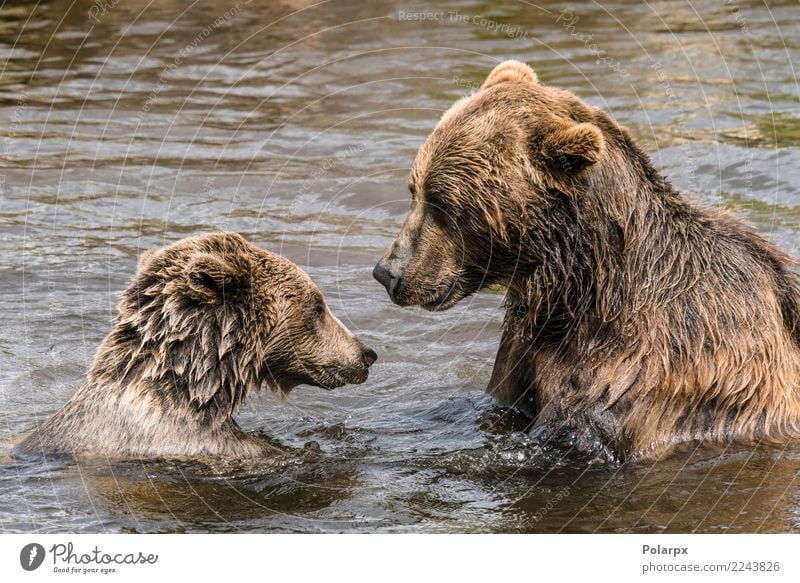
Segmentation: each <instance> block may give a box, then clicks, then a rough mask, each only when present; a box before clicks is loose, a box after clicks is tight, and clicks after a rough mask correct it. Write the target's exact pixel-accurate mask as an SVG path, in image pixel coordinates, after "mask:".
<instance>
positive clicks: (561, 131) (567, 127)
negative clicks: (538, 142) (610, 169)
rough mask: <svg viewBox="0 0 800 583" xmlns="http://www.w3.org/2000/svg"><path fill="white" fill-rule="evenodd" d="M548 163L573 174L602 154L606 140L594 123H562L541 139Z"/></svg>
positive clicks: (592, 162) (598, 158)
mask: <svg viewBox="0 0 800 583" xmlns="http://www.w3.org/2000/svg"><path fill="white" fill-rule="evenodd" d="M542 147H543V149H544V155H545V157H546V158H547V160H548V163H549V164H550V166H551V167H553V168H554V169H557V170H559V171H561V172H564V173H566V174H575V173H577V172H580V171H581V170H583V169H584V168H585V167H586V166H589V165H591V164H594V163H595V162H597V161H598V160H600V158H601V157H602V156H603V152H604V151H605V147H606V142H605V139H604V138H603V134H602V132H601V131H600V128H598V127H597V126H596V125H593V124H590V123H578V124H575V123H564V124H563V125H561V126H560V127H557V128H556V129H555V130H554V131H552V132H551V133H550V134H549V135H548V136H546V137H545V138H544V140H543V144H542Z"/></svg>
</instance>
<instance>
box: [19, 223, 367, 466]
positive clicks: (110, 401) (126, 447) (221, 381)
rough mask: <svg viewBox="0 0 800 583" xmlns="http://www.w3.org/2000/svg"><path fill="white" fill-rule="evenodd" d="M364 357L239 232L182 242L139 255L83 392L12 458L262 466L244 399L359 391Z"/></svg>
mask: <svg viewBox="0 0 800 583" xmlns="http://www.w3.org/2000/svg"><path fill="white" fill-rule="evenodd" d="M315 306H316V309H315ZM364 350H365V349H364V347H363V345H362V344H361V343H360V342H359V341H358V340H357V339H356V338H355V337H354V336H353V335H352V334H350V333H349V331H347V329H346V328H344V326H343V325H342V324H341V323H340V322H339V321H338V320H336V318H335V317H334V316H333V315H332V314H330V312H329V311H328V309H327V307H326V306H325V305H324V301H323V298H322V296H321V294H320V293H319V290H317V288H316V286H314V284H313V283H312V281H311V280H310V279H309V278H308V276H307V275H306V274H305V273H303V272H302V270H300V269H299V268H298V267H297V266H295V265H294V264H292V263H291V262H289V261H288V260H286V259H284V258H282V257H280V256H278V255H275V254H273V253H269V252H267V251H264V250H262V249H259V248H258V247H255V246H254V245H251V244H250V243H249V242H247V241H246V240H245V239H244V238H243V237H241V236H240V235H238V234H236V233H215V234H209V235H202V236H198V237H193V238H189V239H184V240H182V241H179V242H177V243H175V244H173V245H171V246H169V247H167V248H165V249H159V250H155V251H149V252H147V253H146V254H145V255H144V257H143V258H142V260H141V262H140V266H139V270H138V273H137V274H136V276H135V277H134V278H133V280H132V282H131V285H130V286H129V288H128V289H127V290H126V291H125V293H124V294H123V297H122V300H121V302H120V305H119V316H118V319H117V322H116V324H115V326H114V328H113V330H112V331H111V332H110V333H109V334H108V336H106V338H105V339H104V340H103V342H102V343H101V344H100V347H99V348H98V350H97V354H96V356H95V359H94V362H93V363H92V367H91V370H90V371H89V374H88V377H87V380H86V382H85V384H84V385H83V386H82V387H81V388H80V389H79V390H78V391H77V392H76V393H75V394H74V395H73V397H72V398H71V399H70V400H69V401H68V402H67V403H66V404H65V405H64V407H63V408H61V409H60V410H59V411H58V412H57V413H56V414H55V415H53V416H52V417H51V418H49V419H48V420H47V421H45V422H44V423H43V424H42V425H41V426H39V427H38V428H37V429H36V430H34V432H33V433H32V434H31V435H29V436H28V437H27V438H26V439H25V440H24V441H23V442H22V443H21V444H20V445H19V446H18V447H17V449H16V451H17V453H45V454H48V453H63V454H74V455H78V456H98V455H102V456H110V457H154V456H158V457H182V456H217V457H224V458H240V459H241V458H259V459H263V458H264V457H265V456H269V455H270V454H272V453H273V451H274V450H273V447H272V446H270V444H269V443H267V442H266V441H265V440H263V439H260V438H258V437H255V436H253V435H250V434H248V433H246V432H245V431H243V430H242V429H241V428H240V427H239V425H238V424H237V423H236V421H235V420H234V419H233V414H234V413H235V412H236V410H237V409H238V407H239V405H240V404H241V403H242V402H243V400H244V399H245V398H246V396H247V394H248V393H249V392H251V391H253V390H257V389H259V388H260V387H261V386H262V385H265V384H266V385H267V386H269V387H270V388H272V389H274V390H278V391H282V392H284V393H287V392H288V391H289V390H291V389H292V388H293V387H294V386H295V385H297V384H300V383H307V384H314V385H318V386H323V387H326V388H333V387H335V386H339V385H341V384H344V383H345V382H363V381H364V380H365V379H366V377H367V368H368V366H369V363H367V362H365V361H364V357H363V352H364Z"/></svg>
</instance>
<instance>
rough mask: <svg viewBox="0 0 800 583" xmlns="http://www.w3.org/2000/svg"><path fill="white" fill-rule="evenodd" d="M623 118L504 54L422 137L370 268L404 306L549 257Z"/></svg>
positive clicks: (475, 286) (505, 279)
mask: <svg viewBox="0 0 800 583" xmlns="http://www.w3.org/2000/svg"><path fill="white" fill-rule="evenodd" d="M620 131H621V130H620V128H619V127H618V126H617V125H616V124H615V122H613V120H612V119H611V118H610V117H609V116H607V115H606V114H605V113H604V112H603V111H602V110H599V109H597V108H593V107H590V106H588V105H586V104H585V103H584V102H583V101H581V100H580V99H579V98H578V97H576V96H575V95H573V94H572V93H569V92H567V91H563V90H560V89H556V88H553V87H548V86H545V85H543V84H541V83H540V82H539V80H538V79H537V77H536V74H535V73H534V72H533V70H532V69H531V68H530V67H528V66H527V65H525V64H523V63H521V62H518V61H506V62H503V63H501V64H500V65H498V66H497V67H496V68H495V69H494V70H493V71H492V72H491V74H490V75H489V76H488V78H487V79H486V81H485V82H484V83H483V85H482V86H481V88H480V90H479V91H477V92H476V93H474V94H472V95H469V96H466V97H464V98H462V99H461V100H459V101H457V102H456V103H455V104H454V105H453V106H452V107H451V108H450V109H449V110H448V111H447V112H446V113H445V114H444V115H443V117H442V118H441V120H440V121H439V123H438V125H437V126H436V128H435V129H434V130H433V132H432V134H431V135H430V136H429V137H428V139H427V140H426V141H425V143H424V145H423V146H422V147H421V148H420V150H419V152H418V154H417V157H416V160H415V161H414V165H413V167H412V170H411V175H410V180H409V189H410V190H411V196H412V202H411V210H410V212H409V213H408V215H407V216H406V219H405V222H404V223H403V226H402V228H401V230H400V233H399V235H398V236H397V237H396V239H395V240H394V242H393V243H392V244H391V246H390V247H389V249H388V250H387V252H386V254H385V255H384V257H383V258H382V259H381V260H380V262H379V263H378V264H377V265H376V266H375V269H374V271H373V275H374V276H375V278H376V279H377V280H378V281H379V282H380V283H381V284H383V285H384V287H386V289H387V291H388V292H389V296H390V298H391V299H392V301H394V302H395V303H396V304H398V305H401V306H409V305H416V306H422V307H423V308H426V309H428V310H444V309H447V308H450V307H451V306H453V305H455V304H456V303H457V302H458V301H459V300H461V299H463V298H465V297H467V296H469V295H470V294H472V293H475V292H477V291H479V290H480V289H482V288H484V287H486V286H489V285H492V284H501V285H510V284H511V282H513V280H514V278H515V276H516V275H517V274H519V273H520V272H524V271H526V270H529V268H530V267H531V266H532V265H535V264H536V262H541V261H543V260H544V259H543V255H542V254H543V253H546V251H547V250H546V249H543V248H541V247H543V246H545V245H546V238H545V237H544V236H542V235H543V233H545V232H546V231H547V230H548V229H551V228H552V224H553V223H552V221H551V218H552V216H553V213H554V212H559V213H562V214H563V213H564V209H565V207H566V206H569V205H574V204H579V203H576V202H575V199H576V195H577V193H578V192H580V191H582V190H585V189H586V186H587V185H588V184H589V183H590V182H591V181H592V180H593V177H592V175H593V173H598V172H602V169H601V168H602V167H603V166H604V164H605V163H606V159H607V158H608V157H609V153H608V147H607V142H608V141H609V140H615V139H616V137H615V135H617V134H619V132H620Z"/></svg>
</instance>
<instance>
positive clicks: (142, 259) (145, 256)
mask: <svg viewBox="0 0 800 583" xmlns="http://www.w3.org/2000/svg"><path fill="white" fill-rule="evenodd" d="M158 252H159V249H145V250H144V251H143V252H142V254H141V255H139V269H142V267H144V266H145V265H147V264H148V263H150V260H152V259H153V257H155V256H156V255H157V254H158Z"/></svg>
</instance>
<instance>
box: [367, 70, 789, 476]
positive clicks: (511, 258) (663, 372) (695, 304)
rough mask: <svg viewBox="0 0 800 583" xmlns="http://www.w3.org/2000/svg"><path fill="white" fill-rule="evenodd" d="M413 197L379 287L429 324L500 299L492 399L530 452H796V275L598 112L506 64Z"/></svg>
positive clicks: (434, 156) (439, 148)
mask: <svg viewBox="0 0 800 583" xmlns="http://www.w3.org/2000/svg"><path fill="white" fill-rule="evenodd" d="M409 186H410V189H411V196H412V203H411V211H410V212H409V214H408V216H407V217H406V220H405V223H404V224H403V227H402V229H401V230H400V233H399V234H398V236H397V238H396V239H395V241H394V243H393V244H392V245H391V247H390V248H389V250H388V251H387V252H386V255H385V256H384V257H383V259H382V260H381V261H380V262H379V263H378V265H377V266H376V267H375V271H374V275H375V277H376V279H377V280H378V281H379V282H380V283H382V284H383V285H384V286H385V287H386V289H387V290H388V292H389V296H390V297H391V299H392V301H394V302H395V303H396V304H399V305H401V306H410V305H416V306H422V307H423V308H426V309H428V310H445V309H448V308H450V307H452V306H453V305H455V304H456V303H457V302H459V301H460V300H462V299H463V298H465V297H467V296H469V295H470V294H473V293H475V292H478V291H480V290H481V289H484V288H486V287H487V286H489V285H492V284H499V285H503V286H505V288H506V289H507V295H506V302H507V309H506V316H505V323H504V330H503V335H502V338H501V339H500V347H499V349H498V353H497V358H496V360H495V365H494V371H493V373H492V377H491V380H490V381H489V387H488V391H489V392H490V393H491V394H492V395H493V396H494V397H495V398H496V399H497V400H498V401H500V403H502V404H503V405H507V406H514V407H517V408H519V409H521V410H523V411H524V412H526V413H528V414H529V415H530V416H532V417H533V418H534V420H535V423H536V425H537V433H538V434H539V435H546V436H547V435H550V436H556V437H557V436H559V435H563V436H565V437H566V438H567V439H568V440H569V441H570V442H572V441H574V442H575V444H576V446H577V447H579V448H583V449H588V450H590V451H592V450H598V453H600V454H601V455H606V456H607V457H612V458H616V459H629V460H630V459H642V458H647V457H654V456H657V455H659V454H661V453H664V452H666V451H668V450H669V449H670V448H671V447H672V446H673V445H674V444H677V443H680V442H686V441H691V440H698V441H714V442H730V441H739V442H744V443H757V442H761V441H768V442H778V441H781V440H785V439H788V438H791V437H794V438H797V437H799V436H800V304H798V298H799V297H800V284H798V277H797V273H796V271H795V265H796V263H795V262H794V261H793V260H792V259H791V258H790V257H788V256H787V255H786V254H784V253H783V252H781V251H780V250H779V249H777V248H776V247H775V246H774V245H772V244H770V243H769V242H768V241H766V240H764V239H763V238H762V237H761V236H759V235H758V234H757V233H756V232H755V231H753V229H751V228H750V227H748V226H746V225H745V224H743V223H742V222H740V221H738V220H737V219H736V218H735V217H733V216H731V215H729V214H727V213H724V212H720V211H717V210H712V209H708V208H704V207H702V206H700V205H696V204H694V203H693V202H691V201H690V200H688V199H687V198H686V197H685V196H684V195H683V194H681V193H680V192H679V191H678V190H677V189H675V188H674V187H673V186H672V185H671V184H670V183H669V181H668V180H667V179H666V178H664V177H663V176H662V175H661V173H660V172H658V170H656V169H655V168H654V167H653V165H652V163H651V162H650V159H649V157H648V156H647V154H645V153H644V152H643V151H642V150H641V149H639V147H638V146H637V145H636V143H635V141H634V140H633V138H632V137H631V135H630V134H629V133H628V132H627V131H626V130H625V129H624V128H623V127H621V126H620V125H619V124H617V122H616V121H615V120H614V119H613V118H612V117H611V116H610V115H608V114H607V113H606V112H604V111H603V110H601V109H599V108H596V107H591V106H589V105H587V104H586V103H584V102H583V101H582V100H581V99H579V98H578V97H576V96H575V95H573V94H572V93H569V92H568V91H563V90H561V89H557V88H555V87H549V86H547V85H544V84H543V83H541V82H539V80H538V78H537V77H536V74H535V73H534V72H533V70H531V68H530V67H528V66H527V65H525V64H523V63H520V62H518V61H506V62H504V63H501V64H500V65H498V66H497V67H496V68H495V69H494V70H493V71H492V72H491V73H490V74H489V76H488V78H487V79H486V81H485V82H484V83H483V85H482V86H481V89H480V90H479V91H477V92H476V93H474V94H472V95H470V96H467V97H465V98H463V99H461V100H459V101H457V102H456V103H455V104H454V105H453V106H452V107H451V108H450V109H449V110H448V111H447V112H446V113H445V114H444V116H443V117H442V119H441V121H439V123H438V125H437V126H436V128H435V129H434V130H433V132H432V133H431V135H430V136H429V137H428V139H427V140H426V141H425V143H424V145H423V146H422V147H421V148H420V150H419V153H418V154H417V158H416V160H415V162H414V166H413V168H412V170H411V178H410V180H409ZM539 430H540V431H539Z"/></svg>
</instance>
